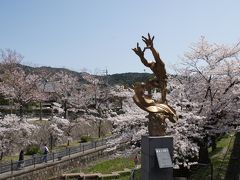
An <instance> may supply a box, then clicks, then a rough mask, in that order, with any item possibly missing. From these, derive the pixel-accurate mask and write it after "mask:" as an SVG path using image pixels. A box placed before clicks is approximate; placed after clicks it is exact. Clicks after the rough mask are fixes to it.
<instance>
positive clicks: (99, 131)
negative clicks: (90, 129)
mask: <svg viewBox="0 0 240 180" xmlns="http://www.w3.org/2000/svg"><path fill="white" fill-rule="evenodd" d="M101 127H102V120H101V119H100V121H99V125H98V137H99V138H100V137H101Z"/></svg>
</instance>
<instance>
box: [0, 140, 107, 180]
mask: <svg viewBox="0 0 240 180" xmlns="http://www.w3.org/2000/svg"><path fill="white" fill-rule="evenodd" d="M106 148H107V146H106V145H103V146H99V147H96V149H95V148H94V149H89V150H86V151H84V152H79V153H75V154H72V155H71V156H70V157H68V156H65V157H63V158H62V159H61V160H60V161H57V160H55V161H54V162H53V161H48V162H47V163H44V162H43V163H41V164H36V165H35V167H34V166H28V167H25V168H23V169H21V170H17V171H13V172H12V173H11V172H6V173H2V174H0V180H3V179H8V178H11V177H16V176H19V175H22V174H26V173H28V172H31V171H35V170H39V169H43V168H46V167H49V166H54V165H56V164H58V163H60V162H63V161H66V160H69V159H73V158H76V157H79V156H85V155H87V154H91V153H94V152H97V151H99V150H104V149H106Z"/></svg>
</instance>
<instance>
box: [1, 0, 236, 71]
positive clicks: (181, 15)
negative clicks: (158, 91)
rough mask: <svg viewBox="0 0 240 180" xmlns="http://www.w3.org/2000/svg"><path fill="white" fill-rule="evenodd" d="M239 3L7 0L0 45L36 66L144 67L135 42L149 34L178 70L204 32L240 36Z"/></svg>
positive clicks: (222, 37)
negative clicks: (135, 48)
mask: <svg viewBox="0 0 240 180" xmlns="http://www.w3.org/2000/svg"><path fill="white" fill-rule="evenodd" d="M239 7H240V1H239V0H201V1H190V0H181V1H179V0H175V1H173V0H151V1H149V0H148V1H147V0H86V1H83V0H39V1H37V0H1V1H0V18H1V21H0V22H1V25H0V49H5V48H10V49H14V50H16V51H17V52H19V53H21V54H22V55H23V56H24V63H25V64H28V65H32V66H43V65H44V66H52V67H65V68H69V69H72V70H76V71H81V70H82V69H87V70H88V71H90V72H91V73H94V72H95V70H96V69H98V70H104V69H106V68H107V69H108V71H109V73H110V74H113V73H122V72H143V71H144V69H146V68H145V67H144V66H143V65H142V63H141V62H140V60H139V59H138V57H137V56H136V55H135V54H134V52H133V51H132V50H131V48H133V47H135V46H136V43H137V42H140V44H141V45H143V44H142V42H141V36H142V35H146V34H147V33H148V32H150V33H151V34H153V35H154V36H155V47H156V48H157V49H158V50H159V52H160V55H161V57H162V59H163V60H164V62H165V63H166V65H167V71H171V66H172V65H173V64H178V63H179V62H180V57H181V56H182V55H183V53H184V52H186V51H188V50H189V46H190V44H191V43H193V42H196V41H198V40H199V39H200V37H201V36H205V37H206V38H207V39H208V40H209V41H210V42H216V43H226V44H232V43H235V42H236V41H239V40H240V25H239V20H240V11H239ZM148 72H150V71H148Z"/></svg>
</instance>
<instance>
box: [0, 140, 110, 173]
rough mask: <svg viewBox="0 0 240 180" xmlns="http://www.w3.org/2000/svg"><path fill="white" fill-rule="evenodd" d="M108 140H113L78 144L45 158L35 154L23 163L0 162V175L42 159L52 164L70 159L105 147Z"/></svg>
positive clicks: (49, 154)
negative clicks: (64, 158)
mask: <svg viewBox="0 0 240 180" xmlns="http://www.w3.org/2000/svg"><path fill="white" fill-rule="evenodd" d="M110 138H113V137H109V138H105V139H101V140H97V141H92V142H87V143H80V145H79V146H75V147H66V148H65V149H63V150H59V151H57V152H52V153H48V154H47V157H46V155H40V154H39V155H38V154H36V155H33V156H32V157H31V158H29V159H26V160H23V161H13V160H11V162H7V163H1V162H0V174H2V173H5V172H11V173H13V171H16V170H20V169H22V168H23V167H28V166H33V167H35V166H36V165H37V164H41V163H45V159H44V157H46V158H47V162H49V161H51V162H54V161H59V160H61V159H62V158H63V157H70V156H71V155H72V154H76V153H79V152H83V153H84V152H85V151H86V150H90V149H96V148H97V147H100V146H103V145H106V144H107V140H109V139H110Z"/></svg>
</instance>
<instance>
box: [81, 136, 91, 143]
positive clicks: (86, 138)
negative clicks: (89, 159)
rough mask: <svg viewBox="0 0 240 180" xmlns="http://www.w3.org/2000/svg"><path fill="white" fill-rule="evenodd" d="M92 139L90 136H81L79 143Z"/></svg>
mask: <svg viewBox="0 0 240 180" xmlns="http://www.w3.org/2000/svg"><path fill="white" fill-rule="evenodd" d="M92 139H93V138H92V137H91V136H82V137H81V140H80V143H85V142H88V141H91V140H92Z"/></svg>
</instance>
